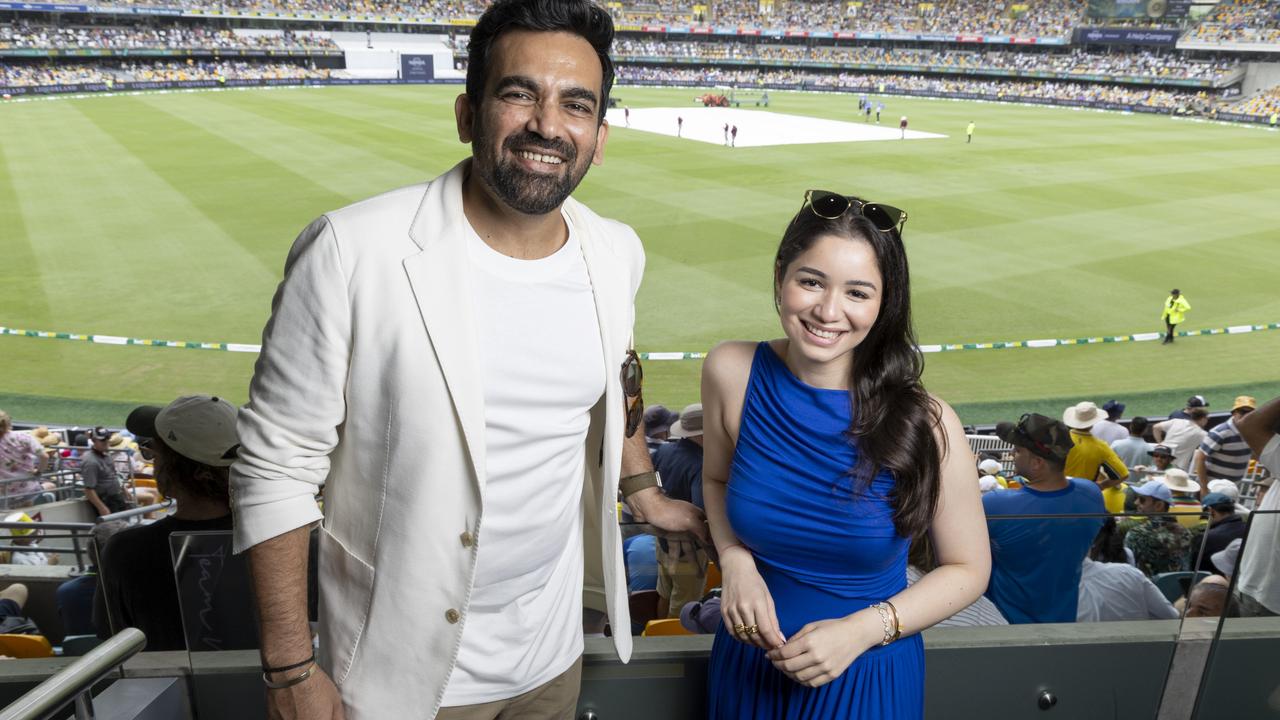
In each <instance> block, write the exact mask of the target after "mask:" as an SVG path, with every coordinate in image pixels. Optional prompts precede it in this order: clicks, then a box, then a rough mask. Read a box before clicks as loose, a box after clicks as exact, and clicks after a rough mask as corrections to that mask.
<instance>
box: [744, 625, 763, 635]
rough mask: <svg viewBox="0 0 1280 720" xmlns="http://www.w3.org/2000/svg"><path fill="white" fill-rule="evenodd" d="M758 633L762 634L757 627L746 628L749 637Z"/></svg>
mask: <svg viewBox="0 0 1280 720" xmlns="http://www.w3.org/2000/svg"><path fill="white" fill-rule="evenodd" d="M758 632H760V627H759V626H757V625H748V626H747V627H746V633H747V636H748V637H750V636H752V635H755V634H756V633H758Z"/></svg>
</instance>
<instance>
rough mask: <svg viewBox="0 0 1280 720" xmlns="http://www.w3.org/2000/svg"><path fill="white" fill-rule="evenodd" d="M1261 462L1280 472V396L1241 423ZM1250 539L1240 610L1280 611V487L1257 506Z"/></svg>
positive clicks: (1241, 563) (1243, 554) (1242, 565)
mask: <svg viewBox="0 0 1280 720" xmlns="http://www.w3.org/2000/svg"><path fill="white" fill-rule="evenodd" d="M1237 427H1238V428H1239V430H1240V435H1241V436H1242V437H1244V439H1245V442H1247V443H1249V449H1250V450H1252V451H1253V452H1255V453H1257V455H1258V462H1259V463H1262V465H1263V466H1264V467H1265V468H1266V469H1267V471H1268V472H1270V473H1271V478H1274V477H1276V476H1277V475H1280V434H1278V433H1280V397H1276V398H1273V399H1271V400H1270V401H1269V402H1267V403H1265V404H1264V405H1263V406H1262V407H1260V408H1258V409H1257V410H1256V411H1254V412H1252V413H1250V414H1249V415H1248V416H1246V417H1245V418H1243V419H1242V420H1241V421H1240V423H1239V424H1238V425H1237ZM1249 523H1250V525H1251V526H1252V527H1251V528H1250V529H1249V540H1248V542H1246V543H1244V545H1243V547H1242V548H1241V550H1240V558H1239V560H1238V564H1237V567H1238V568H1239V571H1238V573H1237V575H1238V578H1237V580H1236V589H1237V592H1238V597H1237V599H1238V601H1239V604H1240V614H1241V615H1244V616H1247V617H1257V616H1264V615H1265V616H1275V615H1280V490H1276V489H1275V488H1274V487H1271V488H1270V489H1269V490H1267V491H1266V494H1265V495H1264V496H1263V497H1262V499H1261V500H1259V501H1258V503H1257V505H1255V506H1254V510H1253V513H1252V517H1251V518H1250V521H1249Z"/></svg>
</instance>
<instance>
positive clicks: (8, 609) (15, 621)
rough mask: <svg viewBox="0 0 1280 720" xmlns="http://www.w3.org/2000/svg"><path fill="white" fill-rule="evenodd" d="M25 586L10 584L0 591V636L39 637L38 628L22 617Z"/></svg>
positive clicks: (25, 600) (25, 594) (25, 598)
mask: <svg viewBox="0 0 1280 720" xmlns="http://www.w3.org/2000/svg"><path fill="white" fill-rule="evenodd" d="M28 594H29V593H28V590H27V586H26V585H23V584H22V583H12V584H10V585H9V586H7V587H6V588H5V589H4V590H0V634H5V635H11V634H13V635H40V634H41V633H40V628H38V627H36V624H35V623H34V622H32V621H31V619H30V618H28V617H27V616H25V615H23V614H22V612H23V609H24V608H25V607H26V605H27V597H28Z"/></svg>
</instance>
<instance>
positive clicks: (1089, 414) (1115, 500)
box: [1062, 400, 1129, 513]
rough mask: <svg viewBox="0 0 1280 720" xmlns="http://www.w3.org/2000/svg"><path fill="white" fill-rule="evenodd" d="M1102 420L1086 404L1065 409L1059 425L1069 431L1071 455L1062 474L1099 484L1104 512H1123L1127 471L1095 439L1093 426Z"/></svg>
mask: <svg viewBox="0 0 1280 720" xmlns="http://www.w3.org/2000/svg"><path fill="white" fill-rule="evenodd" d="M1104 419H1105V416H1104V415H1103V413H1102V411H1101V410H1099V409H1098V406H1097V405H1094V404H1093V403H1092V402H1089V401H1088V400H1085V401H1084V402H1081V403H1077V404H1076V405H1073V406H1071V407H1069V408H1067V409H1066V410H1065V411H1063V413H1062V423H1063V424H1064V425H1066V426H1067V427H1069V428H1071V441H1072V443H1073V445H1072V447H1071V452H1070V453H1069V454H1068V455H1067V466H1066V469H1065V472H1066V474H1067V476H1068V477H1078V478H1083V479H1085V480H1091V481H1093V482H1096V483H1098V487H1099V488H1100V489H1101V490H1102V500H1103V502H1104V503H1105V504H1106V506H1107V511H1108V512H1112V513H1121V512H1124V488H1123V487H1122V483H1123V482H1124V481H1125V480H1126V479H1127V478H1128V477H1129V468H1128V467H1126V466H1125V463H1124V461H1123V460H1121V459H1120V458H1119V456H1117V455H1116V453H1115V451H1114V450H1112V449H1111V446H1110V445H1108V444H1107V443H1106V442H1104V441H1102V440H1101V439H1099V438H1098V437H1097V436H1096V435H1094V434H1093V433H1092V432H1091V430H1092V428H1093V426H1094V425H1096V424H1098V423H1100V422H1102V421H1103V420H1104Z"/></svg>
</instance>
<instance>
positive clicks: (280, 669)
mask: <svg viewBox="0 0 1280 720" xmlns="http://www.w3.org/2000/svg"><path fill="white" fill-rule="evenodd" d="M315 661H316V654H315V653H314V652H313V653H311V657H309V658H307V659H306V660H303V661H302V662H296V663H294V664H292V665H282V666H281V667H276V668H272V667H263V668H262V674H263V675H270V674H271V673H278V672H285V671H288V670H297V669H298V668H300V667H302V666H303V665H306V664H307V663H313V662H315Z"/></svg>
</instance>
